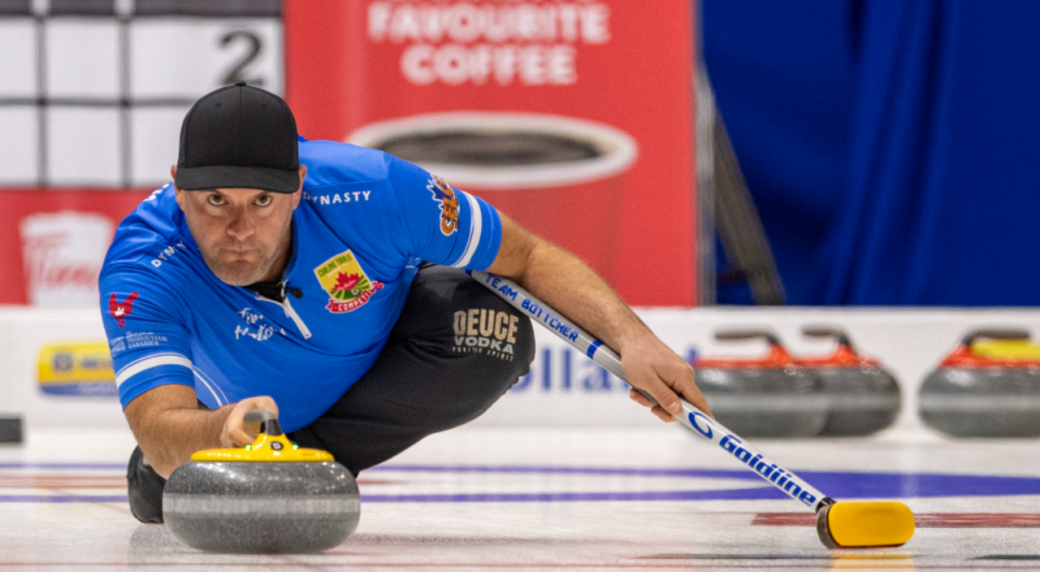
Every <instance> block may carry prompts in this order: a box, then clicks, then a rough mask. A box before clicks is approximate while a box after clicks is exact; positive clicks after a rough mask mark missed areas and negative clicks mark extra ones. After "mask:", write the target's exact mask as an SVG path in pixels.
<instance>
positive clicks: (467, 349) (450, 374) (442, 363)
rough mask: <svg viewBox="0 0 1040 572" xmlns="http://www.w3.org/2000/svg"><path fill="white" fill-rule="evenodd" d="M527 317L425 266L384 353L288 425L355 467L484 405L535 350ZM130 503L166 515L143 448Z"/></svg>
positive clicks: (131, 477) (300, 438)
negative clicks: (299, 425)
mask: <svg viewBox="0 0 1040 572" xmlns="http://www.w3.org/2000/svg"><path fill="white" fill-rule="evenodd" d="M534 349H535V348H534V332H533V330H532V327H531V322H530V320H529V319H528V318H527V317H526V316H524V315H522V314H521V313H520V312H519V311H517V310H516V309H514V308H513V307H512V306H510V305H508V304H507V303H505V302H504V301H503V300H502V299H501V298H499V297H498V296H497V295H495V294H494V293H493V292H491V291H489V290H488V289H487V288H485V287H484V286H481V285H480V284H479V283H477V282H476V281H475V280H473V279H471V278H470V277H469V276H467V275H466V274H465V273H464V272H462V271H460V270H455V269H453V268H446V267H443V266H432V265H431V266H424V267H423V268H422V269H421V270H420V271H419V274H418V275H417V276H416V278H415V282H414V283H413V284H412V288H411V290H410V291H409V294H408V300H407V302H406V303H405V307H404V311H403V312H402V313H401V317H400V318H399V319H398V320H397V324H396V325H395V326H394V329H393V331H392V332H391V334H390V339H389V340H388V341H387V344H386V347H385V348H384V349H383V352H382V353H381V354H380V356H379V359H377V360H376V363H375V364H374V365H373V366H372V368H371V369H369V370H368V372H366V373H365V375H363V376H362V377H361V379H359V380H358V381H357V383H355V384H354V386H353V387H351V388H350V390H349V391H347V392H346V393H345V394H344V395H343V397H341V398H340V399H339V401H337V402H336V403H335V404H334V405H333V406H332V407H331V408H329V410H328V411H326V412H325V413H324V414H323V415H322V416H321V417H320V418H319V419H317V420H316V421H314V422H313V423H311V424H310V425H308V426H307V427H304V428H303V429H300V430H298V431H295V432H294V433H291V434H290V435H289V438H290V439H291V440H292V441H295V442H297V443H299V444H300V446H301V447H315V448H318V449H324V450H326V451H328V452H330V453H332V455H333V456H334V457H335V458H336V461H338V462H339V463H341V464H343V465H344V466H345V467H347V468H348V469H350V471H352V472H353V473H354V474H355V475H357V473H359V472H360V471H362V470H364V469H367V468H368V467H371V466H373V465H377V464H379V463H382V462H383V461H386V460H387V459H390V458H391V457H393V456H395V455H397V454H398V453H400V452H401V451H404V450H405V449H407V448H408V447H411V446H412V445H414V444H415V443H418V442H419V441H420V440H421V439H422V438H423V437H426V436H427V435H431V434H433V433H437V432H440V431H444V430H446V429H451V428H452V427H458V426H459V425H462V424H464V423H466V422H468V421H472V420H473V419H476V418H477V417H478V416H480V414H482V413H484V412H485V411H487V409H488V408H489V407H491V405H492V404H493V403H495V401H497V400H498V398H500V397H501V396H502V395H503V394H504V393H505V392H506V391H507V390H508V389H509V388H510V387H511V386H512V385H513V384H514V383H516V381H517V380H518V379H519V378H520V377H522V376H524V375H526V374H527V371H528V366H529V365H530V363H531V360H532V359H534ZM127 481H128V484H129V496H130V508H131V510H132V511H133V513H134V516H136V517H137V519H138V520H140V521H142V522H162V489H163V486H164V485H165V482H166V481H165V480H164V479H163V478H162V477H160V476H159V475H158V474H157V473H156V472H155V471H154V470H153V469H152V468H151V467H150V466H148V465H146V464H145V462H144V458H143V456H142V455H141V452H140V449H139V448H138V449H135V450H134V453H133V455H131V457H130V465H129V467H128V471H127Z"/></svg>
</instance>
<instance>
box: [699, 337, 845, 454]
mask: <svg viewBox="0 0 1040 572" xmlns="http://www.w3.org/2000/svg"><path fill="white" fill-rule="evenodd" d="M715 339H717V340H720V341H724V340H757V339H761V340H765V341H766V342H767V343H768V344H769V353H767V354H766V355H765V356H764V357H761V358H752V359H746V358H745V359H732V358H702V359H697V360H695V361H694V362H693V367H694V370H695V372H696V373H695V375H696V378H695V379H696V381H697V387H699V388H700V390H701V392H702V393H704V397H705V399H707V400H708V405H709V406H710V407H711V411H712V413H714V414H715V417H716V418H717V419H718V420H719V422H720V423H722V424H723V425H725V426H726V427H728V428H729V429H731V430H732V431H734V432H735V433H737V434H739V435H741V436H742V437H767V438H769V437H777V438H785V437H786V438H796V437H814V436H816V434H818V433H819V432H820V429H822V428H823V425H824V423H825V422H826V421H827V399H826V396H825V395H824V394H823V391H822V388H821V383H820V381H819V379H817V378H816V377H815V376H814V375H813V374H812V373H811V372H809V371H807V370H806V369H805V368H802V367H799V366H798V365H797V364H796V363H795V361H794V359H793V358H792V357H791V355H790V354H789V353H787V350H785V349H784V347H783V346H782V345H781V344H780V340H779V339H777V337H776V336H775V335H774V334H773V333H771V332H769V331H763V330H728V331H720V332H717V333H716V334H715Z"/></svg>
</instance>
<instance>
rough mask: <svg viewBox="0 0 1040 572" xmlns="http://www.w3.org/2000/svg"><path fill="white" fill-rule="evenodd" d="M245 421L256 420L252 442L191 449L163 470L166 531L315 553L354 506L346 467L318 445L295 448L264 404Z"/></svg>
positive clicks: (234, 545) (210, 542)
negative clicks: (166, 477) (184, 459)
mask: <svg viewBox="0 0 1040 572" xmlns="http://www.w3.org/2000/svg"><path fill="white" fill-rule="evenodd" d="M245 421H246V424H249V425H254V426H256V425H259V432H260V435H259V436H258V437H257V438H256V441H255V442H254V443H253V444H252V445H247V446H246V447H245V448H242V449H209V450H205V451H199V452H197V453H195V454H194V455H192V456H191V462H189V463H185V464H184V465H181V466H180V467H178V468H177V470H175V471H174V472H173V474H172V475H170V479H169V480H168V481H166V488H165V489H164V492H163V516H164V519H165V521H166V526H167V527H168V528H169V529H170V532H172V533H173V535H174V536H176V537H177V538H178V539H180V540H181V541H182V542H184V543H185V544H187V545H188V546H191V547H192V548H198V549H200V550H207V551H211V552H235V553H246V554H258V553H301V552H317V551H321V550H326V549H328V548H332V547H334V546H337V545H339V544H341V543H342V542H343V541H344V540H346V539H347V537H348V536H349V535H350V533H352V532H353V531H354V529H355V528H357V524H358V519H359V518H360V509H361V504H360V499H359V497H358V487H357V482H355V480H354V477H353V475H351V473H350V471H348V470H347V469H346V468H344V467H343V465H340V464H339V463H336V462H335V461H334V460H333V458H332V455H330V454H329V453H327V452H325V451H320V450H318V449H303V448H298V447H297V446H296V445H295V444H293V443H292V442H290V441H289V440H288V439H287V438H286V437H285V435H284V434H283V433H282V430H281V427H280V426H279V425H278V419H277V417H276V416H275V414H273V413H271V412H270V411H262V410H259V409H258V410H253V411H250V412H249V413H248V414H246V417H245Z"/></svg>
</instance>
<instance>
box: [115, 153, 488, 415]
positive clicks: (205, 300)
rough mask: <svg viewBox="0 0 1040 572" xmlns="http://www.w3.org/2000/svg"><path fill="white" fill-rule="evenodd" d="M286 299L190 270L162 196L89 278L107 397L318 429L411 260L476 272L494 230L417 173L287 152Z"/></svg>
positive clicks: (369, 358)
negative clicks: (270, 404)
mask: <svg viewBox="0 0 1040 572" xmlns="http://www.w3.org/2000/svg"><path fill="white" fill-rule="evenodd" d="M299 150H300V163H301V164H304V165H306V166H307V176H306V178H305V180H304V185H303V196H302V200H301V201H300V205H299V207H298V208H297V209H296V211H295V212H294V213H293V223H292V256H291V258H290V261H289V265H288V267H287V268H286V271H285V274H284V281H283V284H284V285H285V287H286V288H287V289H298V291H299V292H297V293H301V292H302V296H301V297H299V298H297V297H295V296H292V295H290V296H286V298H285V300H284V301H283V302H278V301H275V300H271V299H268V298H264V297H262V296H260V295H258V294H256V293H255V292H252V291H250V290H247V289H246V288H243V287H238V286H230V285H228V284H226V283H224V282H222V281H221V280H220V279H219V278H217V277H216V276H215V275H214V274H213V273H212V272H211V271H210V269H209V267H208V266H207V265H206V263H205V262H204V261H203V258H202V255H201V253H200V252H199V248H198V245H197V244H196V243H195V241H194V239H193V238H192V235H191V232H190V231H189V230H188V225H187V223H186V222H185V219H184V214H183V213H182V212H181V210H180V207H179V206H178V205H177V202H176V200H175V191H174V187H173V184H172V183H171V184H168V185H166V186H165V187H163V188H161V189H159V190H157V191H155V193H153V194H152V195H151V196H150V197H149V198H148V199H146V200H145V201H143V202H142V203H141V205H140V206H138V207H137V209H136V210H135V211H134V212H133V213H131V214H130V215H129V216H127V217H126V218H125V219H124V220H123V221H122V223H120V225H119V228H118V229H117V230H116V234H115V238H114V239H113V242H112V246H111V248H109V250H108V255H107V256H106V258H105V263H104V267H103V268H102V271H101V277H100V291H101V310H102V314H103V319H104V324H105V330H106V332H107V334H108V342H109V348H110V349H111V352H112V361H113V367H114V369H115V371H116V385H117V386H118V388H119V399H120V401H121V402H122V404H123V407H126V405H127V404H128V403H130V401H131V400H133V399H134V398H135V397H137V396H138V395H141V394H142V393H144V392H145V391H148V390H149V389H152V388H154V387H158V386H160V385H164V384H171V383H177V384H182V385H188V386H191V387H194V388H195V392H196V394H197V395H198V398H199V399H200V400H201V401H202V402H203V403H205V404H206V405H207V406H208V407H211V408H217V407H220V406H223V405H227V404H228V403H233V402H235V401H239V400H241V399H243V398H246V397H251V396H256V395H270V396H272V397H273V398H274V399H275V401H276V402H277V403H278V407H279V418H280V421H281V423H282V426H283V428H284V429H285V430H286V431H295V430H296V429H300V428H301V427H304V426H306V425H308V424H309V423H311V422H312V421H314V420H315V419H317V418H318V417H320V416H321V415H322V414H323V413H324V412H325V411H326V410H327V409H328V408H329V407H330V406H332V404H333V403H335V402H336V401H337V400H338V399H339V398H340V397H341V396H342V395H343V393H344V392H346V391H347V390H348V389H349V388H350V386H351V385H353V384H354V382H356V381H357V380H358V378H360V377H361V375H362V374H364V373H365V372H366V371H367V370H368V369H369V368H370V367H371V366H372V364H373V363H374V362H375V360H376V358H377V357H378V356H379V353H380V351H381V350H382V348H383V345H384V344H385V343H386V340H387V338H388V337H389V335H390V330H391V329H392V328H393V326H394V323H395V322H396V321H397V318H398V316H399V315H400V313H401V310H402V308H403V306H404V303H405V299H406V298H407V296H408V290H409V287H410V286H411V283H412V280H413V278H414V277H415V274H416V272H417V267H418V264H419V263H420V262H421V261H429V262H433V263H437V264H443V265H447V266H454V267H457V268H467V269H480V270H482V269H486V268H487V267H488V266H490V265H491V263H492V262H493V261H494V259H495V256H496V255H497V254H498V248H499V244H500V243H501V239H502V226H501V221H500V219H499V216H498V213H497V212H496V211H495V209H494V208H493V207H491V206H490V205H489V204H487V203H486V202H484V201H482V200H480V199H478V198H476V197H474V196H472V195H469V194H466V193H465V192H463V191H460V190H458V189H454V188H452V187H451V186H450V185H448V184H447V183H445V182H444V181H443V180H441V179H440V178H438V177H435V176H432V175H430V174H429V173H427V172H426V171H424V170H423V169H421V168H419V167H417V166H415V165H413V164H411V163H408V162H406V161H403V160H401V159H397V158H395V157H393V156H390V155H387V154H385V153H383V152H381V151H374V150H371V149H365V148H361V147H356V146H353V145H349V144H346V143H337V142H331V141H304V140H302V138H301V141H300V146H299Z"/></svg>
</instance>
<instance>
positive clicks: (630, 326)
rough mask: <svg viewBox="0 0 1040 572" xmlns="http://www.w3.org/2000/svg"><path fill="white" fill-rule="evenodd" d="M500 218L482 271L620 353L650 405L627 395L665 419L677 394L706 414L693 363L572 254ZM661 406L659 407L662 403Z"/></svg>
mask: <svg viewBox="0 0 1040 572" xmlns="http://www.w3.org/2000/svg"><path fill="white" fill-rule="evenodd" d="M499 216H500V217H501V219H502V244H501V246H500V247H499V251H498V255H497V257H496V258H495V261H494V262H493V263H492V264H491V266H490V267H489V268H488V269H487V271H488V272H490V273H493V274H498V275H500V276H505V277H507V278H512V279H513V280H515V281H516V282H517V283H519V284H520V285H521V286H523V287H524V288H526V289H527V290H529V291H530V292H531V293H532V294H534V295H535V296H537V297H538V298H541V299H542V300H545V302H546V303H547V304H549V305H550V306H552V307H553V308H555V309H557V310H558V311H560V312H561V313H562V314H563V315H564V316H566V317H567V318H569V319H570V320H572V321H574V322H575V323H576V324H578V325H579V326H581V327H582V328H584V329H585V330H588V332H589V333H590V334H592V335H594V336H596V337H597V338H599V339H600V340H602V341H603V342H604V343H605V344H606V345H607V346H609V347H610V348H612V349H614V350H616V351H617V352H618V353H619V354H621V357H622V361H621V366H622V369H624V371H625V376H626V377H627V378H628V382H629V383H630V384H631V385H632V386H633V387H636V388H640V389H644V390H646V391H647V392H648V393H650V395H652V396H654V399H656V400H657V402H658V403H660V404H661V406H653V405H652V404H651V403H650V401H649V400H647V399H646V398H645V397H643V395H642V394H640V393H639V392H637V391H635V390H633V391H632V395H631V396H632V399H633V400H635V401H637V402H638V403H640V404H642V405H644V406H646V407H651V406H652V407H653V409H652V410H653V412H654V414H656V415H657V416H658V417H660V418H661V419H663V420H665V421H675V417H674V415H675V414H678V413H680V412H681V411H682V406H681V405H680V404H679V398H678V396H680V395H681V396H682V397H683V398H685V399H686V400H687V401H689V402H690V403H692V404H694V405H696V406H697V407H699V408H700V409H701V410H703V411H705V412H708V413H709V414H710V409H709V408H708V404H707V402H706V401H705V400H704V396H703V395H702V394H701V392H700V390H699V389H697V385H696V384H695V383H694V379H693V367H691V366H690V364H689V363H687V362H686V361H685V360H683V359H682V358H681V357H679V356H678V355H676V353H675V352H673V351H672V350H671V349H669V348H668V346H666V345H664V343H663V342H662V341H661V340H659V339H658V338H657V336H655V335H654V333H653V332H651V331H650V329H649V328H648V327H647V326H646V324H644V323H643V321H642V320H640V319H639V317H638V316H636V315H635V313H633V312H632V310H631V309H630V308H629V307H628V305H626V304H625V302H624V301H623V300H621V298H620V297H619V296H618V295H617V294H616V293H615V292H614V291H613V290H611V288H610V286H607V284H606V283H605V282H604V281H603V280H602V279H601V278H600V277H599V276H597V275H596V273H595V272H593V271H592V269H591V268H589V267H588V266H586V265H585V263H583V262H582V261H581V260H579V259H578V258H577V257H575V256H574V255H572V254H570V253H568V252H567V251H565V250H563V249H561V248H559V247H557V246H555V245H553V244H552V243H550V242H547V241H545V240H543V239H541V238H539V237H537V236H535V235H534V234H531V233H530V232H528V231H526V230H524V229H523V228H521V227H520V225H518V224H517V223H515V222H513V221H512V220H511V219H509V217H507V216H505V215H503V214H501V213H499ZM662 406H663V408H662Z"/></svg>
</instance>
